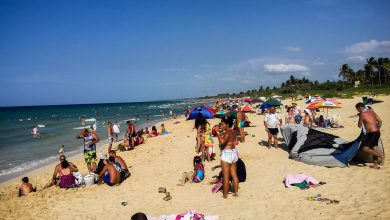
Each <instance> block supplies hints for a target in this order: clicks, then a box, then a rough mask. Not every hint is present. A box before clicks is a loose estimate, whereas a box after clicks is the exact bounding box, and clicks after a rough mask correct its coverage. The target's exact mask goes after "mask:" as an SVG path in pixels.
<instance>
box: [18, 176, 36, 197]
mask: <svg viewBox="0 0 390 220" xmlns="http://www.w3.org/2000/svg"><path fill="white" fill-rule="evenodd" d="M35 191H36V188H33V186H32V184H31V183H29V180H28V177H23V179H22V185H20V187H19V192H18V196H19V197H21V196H27V195H28V194H29V193H31V192H35Z"/></svg>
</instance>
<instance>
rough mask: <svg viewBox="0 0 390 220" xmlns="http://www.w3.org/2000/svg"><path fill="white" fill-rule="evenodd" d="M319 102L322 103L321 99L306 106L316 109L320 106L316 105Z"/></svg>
mask: <svg viewBox="0 0 390 220" xmlns="http://www.w3.org/2000/svg"><path fill="white" fill-rule="evenodd" d="M318 103H320V101H315V102H312V103H310V104H309V105H308V106H307V107H306V108H307V109H310V110H314V109H316V108H318V107H316V105H317V104H318Z"/></svg>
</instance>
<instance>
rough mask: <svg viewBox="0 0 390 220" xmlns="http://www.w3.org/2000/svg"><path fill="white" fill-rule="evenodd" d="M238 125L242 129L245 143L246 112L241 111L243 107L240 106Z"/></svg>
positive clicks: (241, 132)
mask: <svg viewBox="0 0 390 220" xmlns="http://www.w3.org/2000/svg"><path fill="white" fill-rule="evenodd" d="M237 126H238V129H240V136H241V142H242V143H244V142H245V131H244V126H245V112H243V111H241V107H238V112H237Z"/></svg>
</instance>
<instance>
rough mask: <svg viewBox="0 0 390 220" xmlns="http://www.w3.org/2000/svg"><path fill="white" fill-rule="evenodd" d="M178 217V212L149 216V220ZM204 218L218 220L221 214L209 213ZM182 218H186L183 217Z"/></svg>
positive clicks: (170, 219) (174, 219) (182, 219)
mask: <svg viewBox="0 0 390 220" xmlns="http://www.w3.org/2000/svg"><path fill="white" fill-rule="evenodd" d="M176 217H177V214H172V215H160V216H159V217H153V216H148V220H176ZM186 219H187V218H186ZM188 219H189V218H188ZM203 219H204V220H218V219H219V216H218V215H209V216H204V218H203ZM180 220H184V218H181V219H180Z"/></svg>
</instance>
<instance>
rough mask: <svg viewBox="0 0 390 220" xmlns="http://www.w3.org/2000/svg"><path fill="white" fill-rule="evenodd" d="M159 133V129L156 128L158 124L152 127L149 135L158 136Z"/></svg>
mask: <svg viewBox="0 0 390 220" xmlns="http://www.w3.org/2000/svg"><path fill="white" fill-rule="evenodd" d="M158 135H159V134H158V131H157V129H156V126H153V127H152V132H151V133H150V134H149V136H148V137H157V136H158Z"/></svg>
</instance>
